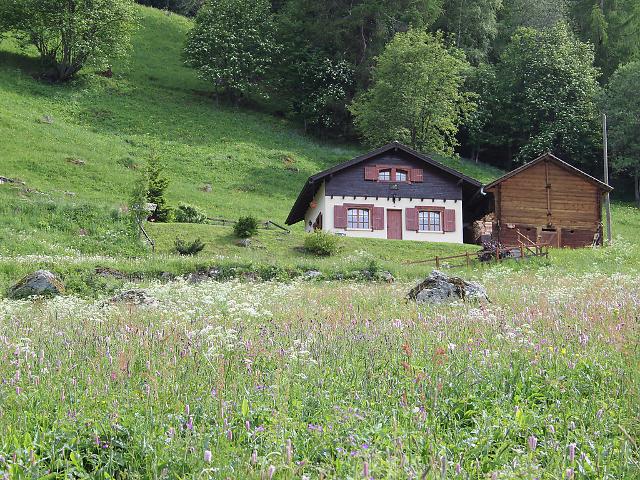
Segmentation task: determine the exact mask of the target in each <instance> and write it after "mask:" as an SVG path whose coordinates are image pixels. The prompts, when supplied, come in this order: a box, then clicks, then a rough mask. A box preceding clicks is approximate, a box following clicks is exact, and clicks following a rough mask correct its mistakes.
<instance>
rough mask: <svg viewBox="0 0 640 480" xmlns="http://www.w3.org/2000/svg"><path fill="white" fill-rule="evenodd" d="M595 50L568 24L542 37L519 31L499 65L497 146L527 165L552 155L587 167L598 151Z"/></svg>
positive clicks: (495, 114)
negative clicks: (549, 152)
mask: <svg viewBox="0 0 640 480" xmlns="http://www.w3.org/2000/svg"><path fill="white" fill-rule="evenodd" d="M593 59H594V54H593V48H592V47H591V46H590V45H588V44H585V43H583V42H580V41H579V40H577V39H576V38H575V37H574V36H573V34H572V33H571V31H570V30H569V29H568V27H567V26H566V25H565V24H562V23H558V24H556V25H555V26H554V27H551V28H549V29H547V30H544V31H537V30H534V29H531V28H521V29H519V30H518V31H517V32H516V34H515V35H514V36H513V38H512V39H511V43H510V44H509V45H508V46H507V48H506V50H505V52H504V53H503V55H502V56H501V58H500V62H499V63H498V65H497V74H496V85H495V87H494V88H495V90H494V92H495V96H496V99H497V100H496V102H495V103H494V104H493V108H492V110H493V112H492V118H491V120H490V122H488V123H489V124H491V125H492V132H491V133H492V134H493V138H494V141H496V142H498V143H499V144H500V143H501V144H503V145H505V146H506V148H507V150H508V164H507V168H511V166H512V165H511V161H512V160H513V161H515V162H516V163H523V162H526V161H529V160H531V159H533V158H534V157H536V156H538V155H540V154H542V153H544V152H546V151H549V150H551V151H553V152H555V153H556V154H557V155H560V156H562V157H564V158H566V159H568V160H570V161H572V162H575V163H580V164H582V165H583V166H586V167H588V166H590V164H591V163H593V153H594V152H595V151H596V150H597V148H596V144H597V141H598V140H597V135H598V132H599V127H598V111H597V105H596V101H597V96H598V95H599V86H598V82H597V78H598V70H597V69H596V68H595V67H594V66H593Z"/></svg>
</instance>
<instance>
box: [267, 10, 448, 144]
mask: <svg viewBox="0 0 640 480" xmlns="http://www.w3.org/2000/svg"><path fill="white" fill-rule="evenodd" d="M442 1H443V0H326V1H322V2H311V1H309V0H274V1H273V2H272V5H273V9H274V11H275V17H276V24H277V36H278V43H279V44H280V45H282V48H283V49H282V54H281V61H280V62H278V63H279V65H278V68H277V69H276V71H275V75H276V78H275V81H274V82H273V83H274V84H275V85H277V95H274V98H277V101H278V107H277V108H278V109H280V108H282V107H283V106H284V108H285V109H286V112H285V113H287V114H288V115H290V116H292V117H295V118H298V119H300V120H302V121H303V122H304V123H305V126H306V127H310V126H311V127H314V129H315V131H316V132H320V133H324V132H327V131H328V132H331V133H334V134H338V135H342V136H345V137H348V136H351V135H353V130H352V125H351V115H350V113H349V111H348V105H349V104H350V103H351V101H352V100H353V98H354V96H355V95H356V93H357V92H358V91H361V90H363V89H365V88H367V87H368V85H369V83H370V81H371V68H372V65H373V63H374V59H375V58H376V57H377V56H378V55H380V53H381V52H382V50H383V49H384V47H385V45H386V44H387V43H388V42H389V41H390V40H391V39H392V38H393V36H394V35H395V34H396V33H397V32H401V31H406V30H407V29H408V28H410V27H413V28H427V27H429V26H431V25H432V24H433V22H434V21H435V20H436V19H437V18H438V16H439V15H440V12H441V4H442Z"/></svg>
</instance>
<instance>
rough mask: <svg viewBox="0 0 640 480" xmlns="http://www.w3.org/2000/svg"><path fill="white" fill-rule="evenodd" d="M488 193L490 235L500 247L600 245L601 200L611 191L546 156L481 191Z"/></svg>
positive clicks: (570, 167)
mask: <svg viewBox="0 0 640 480" xmlns="http://www.w3.org/2000/svg"><path fill="white" fill-rule="evenodd" d="M484 190H485V191H486V192H488V193H491V194H493V198H494V203H495V217H494V218H495V220H494V225H493V232H492V235H493V236H494V238H497V239H498V240H499V241H500V242H501V243H502V244H504V245H519V244H520V243H528V242H533V243H541V244H547V245H550V246H555V247H574V248H575V247H584V246H588V245H592V244H601V243H602V196H603V195H604V194H605V193H608V192H610V191H611V190H612V188H611V187H610V186H609V185H607V184H605V183H603V182H601V181H600V180H597V179H595V178H593V177H592V176H590V175H587V174H586V173H584V172H583V171H581V170H578V169H577V168H575V167H573V166H571V165H569V164H568V163H566V162H563V161H562V160H560V159H559V158H558V157H555V156H554V155H552V154H551V153H546V154H544V155H542V156H540V157H538V158H536V159H535V160H533V161H531V162H529V163H527V164H525V165H523V166H522V167H520V168H517V169H516V170H513V171H512V172H509V173H507V174H506V175H504V176H503V177H501V178H499V179H497V180H496V181H494V182H492V183H490V184H489V185H487V186H485V187H484Z"/></svg>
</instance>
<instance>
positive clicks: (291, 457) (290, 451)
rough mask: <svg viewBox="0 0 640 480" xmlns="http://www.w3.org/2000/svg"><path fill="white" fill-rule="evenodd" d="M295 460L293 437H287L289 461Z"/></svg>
mask: <svg viewBox="0 0 640 480" xmlns="http://www.w3.org/2000/svg"><path fill="white" fill-rule="evenodd" d="M292 460H293V447H292V446H291V439H290V438H288V439H287V463H291V461H292Z"/></svg>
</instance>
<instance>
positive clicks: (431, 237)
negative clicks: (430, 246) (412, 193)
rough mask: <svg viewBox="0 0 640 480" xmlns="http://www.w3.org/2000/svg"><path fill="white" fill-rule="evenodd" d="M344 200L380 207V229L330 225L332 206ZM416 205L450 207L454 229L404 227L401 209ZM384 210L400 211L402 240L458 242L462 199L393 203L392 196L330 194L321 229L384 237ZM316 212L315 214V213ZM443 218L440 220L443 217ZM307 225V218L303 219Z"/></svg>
mask: <svg viewBox="0 0 640 480" xmlns="http://www.w3.org/2000/svg"><path fill="white" fill-rule="evenodd" d="M345 203H364V204H373V205H375V206H376V207H384V208H385V215H384V225H385V229H384V230H349V229H346V230H345V229H341V228H340V229H334V228H333V207H334V205H343V204H345ZM417 206H433V207H444V208H446V209H451V210H455V211H456V230H455V232H446V233H444V232H416V231H415V230H407V222H406V218H405V209H406V208H413V207H417ZM319 207H320V202H318V208H319ZM387 209H390V210H401V211H402V239H403V240H418V241H424V242H448V243H462V201H461V200H458V201H454V200H438V199H435V200H433V201H432V200H431V199H424V200H420V199H419V198H418V199H415V198H414V199H408V198H401V199H396V201H395V203H394V202H393V200H392V199H389V200H387V199H386V198H379V199H378V200H376V199H375V197H367V198H365V197H356V198H355V199H354V198H353V197H345V198H344V199H343V198H342V196H334V197H333V198H331V197H325V198H324V205H323V209H322V212H323V213H322V217H323V219H324V220H323V230H325V231H329V232H334V233H342V234H345V235H346V236H348V237H363V238H387ZM316 215H317V213H316ZM313 218H315V215H314V216H313ZM443 220H444V219H443ZM306 223H307V224H308V223H309V222H308V219H307V222H306Z"/></svg>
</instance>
